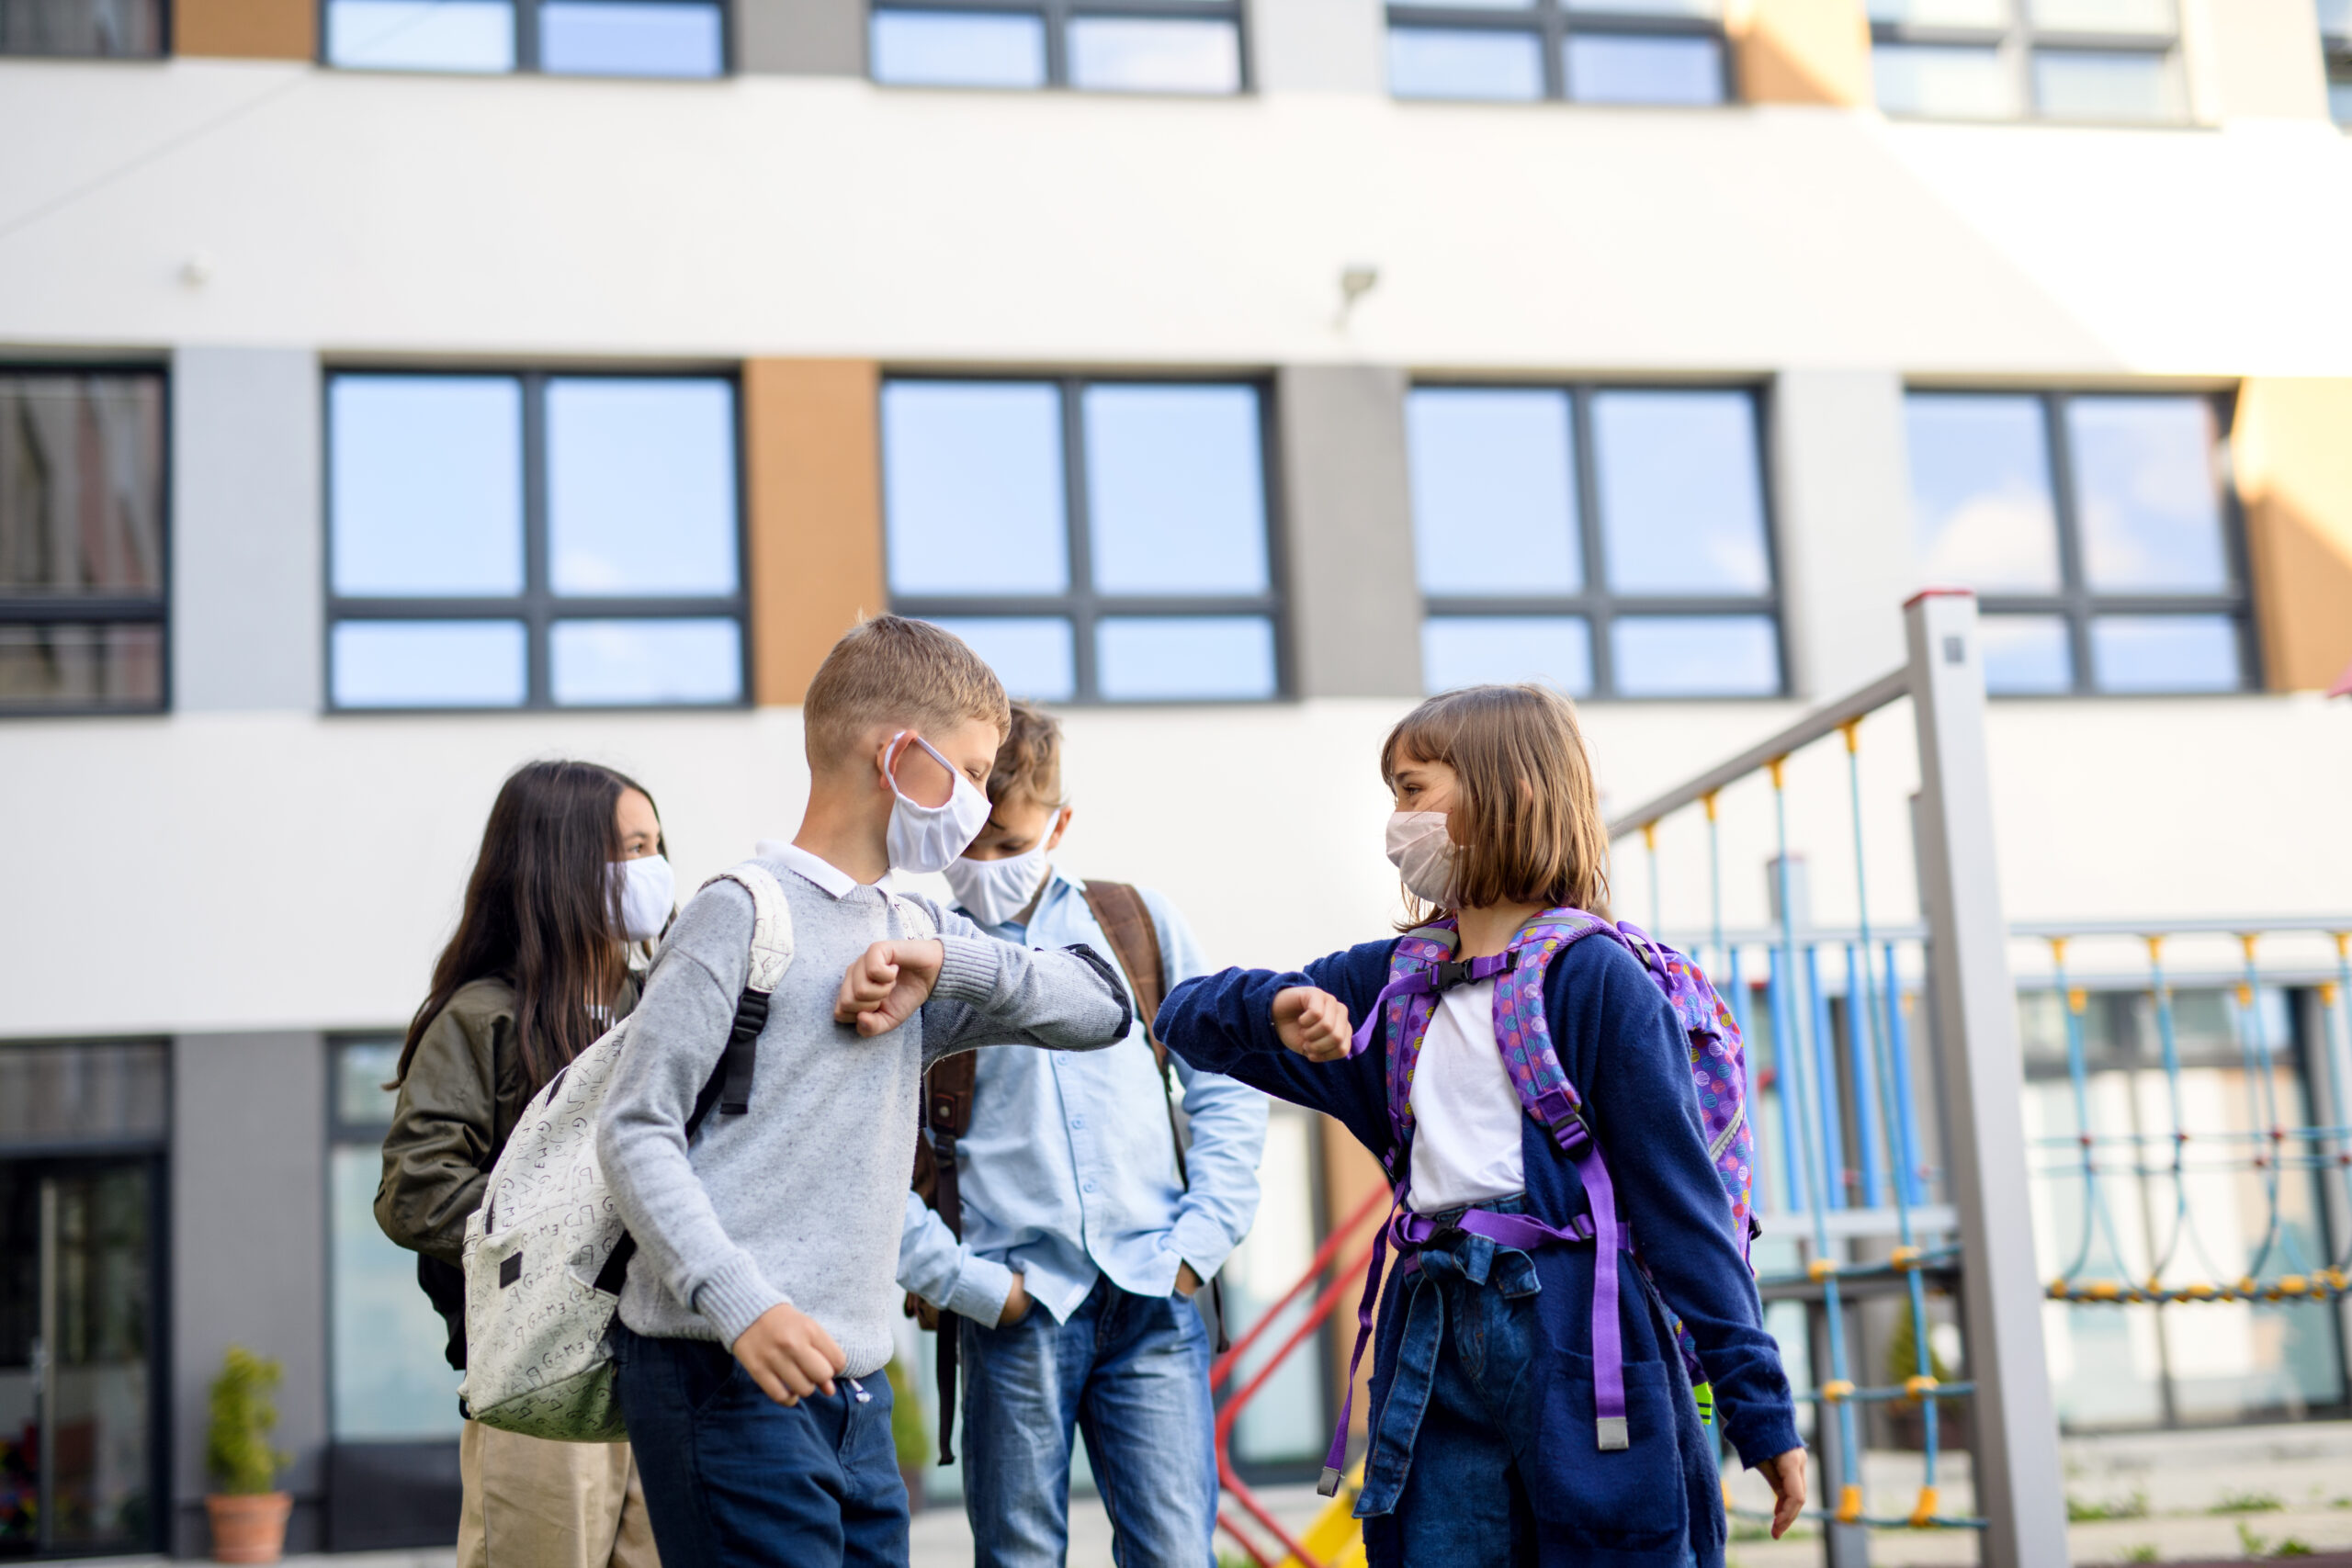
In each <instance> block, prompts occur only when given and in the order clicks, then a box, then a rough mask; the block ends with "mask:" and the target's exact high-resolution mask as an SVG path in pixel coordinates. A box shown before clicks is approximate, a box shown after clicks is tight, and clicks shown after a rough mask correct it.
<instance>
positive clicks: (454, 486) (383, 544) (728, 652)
mask: <svg viewBox="0 0 2352 1568" xmlns="http://www.w3.org/2000/svg"><path fill="white" fill-rule="evenodd" d="M327 415H328V420H327V497H328V581H329V584H330V593H329V603H328V607H327V608H328V615H329V618H330V620H331V621H332V622H333V630H332V632H331V634H330V636H329V638H328V664H329V670H328V680H327V686H328V700H329V704H330V705H332V706H334V707H339V708H431V707H460V708H462V707H516V706H528V707H547V706H557V705H592V706H621V705H695V704H711V703H722V704H723V703H739V702H741V701H742V700H743V699H744V695H745V689H744V679H743V635H744V634H743V615H744V604H743V591H742V567H741V496H740V494H739V490H740V485H739V479H738V471H739V461H738V434H737V417H736V394H735V387H734V384H733V383H732V382H731V381H729V380H727V379H725V378H718V377H694V376H670V377H655V376H554V377H550V376H544V375H540V374H537V373H525V374H518V375H504V376H487V375H469V376H447V375H413V374H390V373H372V372H361V373H350V374H338V375H335V376H334V377H332V378H330V380H329V384H328V393H327Z"/></svg>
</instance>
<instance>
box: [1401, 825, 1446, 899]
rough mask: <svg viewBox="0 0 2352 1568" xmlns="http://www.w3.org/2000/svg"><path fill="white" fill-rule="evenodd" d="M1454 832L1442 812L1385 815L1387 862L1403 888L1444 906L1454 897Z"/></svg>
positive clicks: (1414, 895) (1417, 896) (1413, 894)
mask: <svg viewBox="0 0 2352 1568" xmlns="http://www.w3.org/2000/svg"><path fill="white" fill-rule="evenodd" d="M1453 854H1454V842H1453V834H1452V833H1451V832H1450V831H1449V830H1448V829H1447V826H1446V814H1445V813H1444V812H1442V811H1392V812H1390V813H1389V814H1388V863H1389V864H1391V865H1393V866H1395V867H1396V868H1397V874H1398V875H1400V876H1402V877H1403V878H1404V879H1405V890H1406V891H1407V892H1408V893H1410V894H1411V895H1412V896H1413V897H1416V898H1419V900H1421V901H1422V902H1423V903H1425V904H1435V905H1437V906H1438V907H1439V908H1445V907H1446V906H1447V905H1448V904H1449V903H1451V902H1452V901H1453Z"/></svg>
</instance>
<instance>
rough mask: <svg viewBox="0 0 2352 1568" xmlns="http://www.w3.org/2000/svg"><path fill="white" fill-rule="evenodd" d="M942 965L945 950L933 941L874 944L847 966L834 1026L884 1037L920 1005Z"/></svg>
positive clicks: (835, 1003) (835, 1006)
mask: <svg viewBox="0 0 2352 1568" xmlns="http://www.w3.org/2000/svg"><path fill="white" fill-rule="evenodd" d="M946 961H947V950H946V949H945V948H944V947H942V946H941V945H940V944H939V942H938V941H937V940H936V939H933V941H930V942H876V943H875V944H874V945H873V946H872V947H869V948H867V949H866V950H865V952H864V953H860V954H859V955H858V956H857V957H855V958H854V959H852V960H851V961H850V965H849V973H847V974H846V975H843V976H842V994H841V996H840V998H838V999H837V1000H836V1001H835V1002H834V1003H833V1021H834V1022H835V1023H854V1024H855V1025H857V1032H859V1033H860V1034H863V1035H865V1036H867V1037H869V1038H871V1037H872V1036H874V1035H876V1034H887V1033H888V1032H890V1031H891V1030H893V1029H896V1028H898V1027H899V1025H900V1024H902V1023H904V1022H906V1021H907V1020H909V1019H910V1018H912V1017H913V1016H914V1011H915V1009H917V1008H919V1007H921V1006H922V1004H923V998H926V997H928V996H930V995H931V987H933V985H934V984H936V983H937V982H938V979H939V966H940V965H941V964H944V963H945V962H946Z"/></svg>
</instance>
